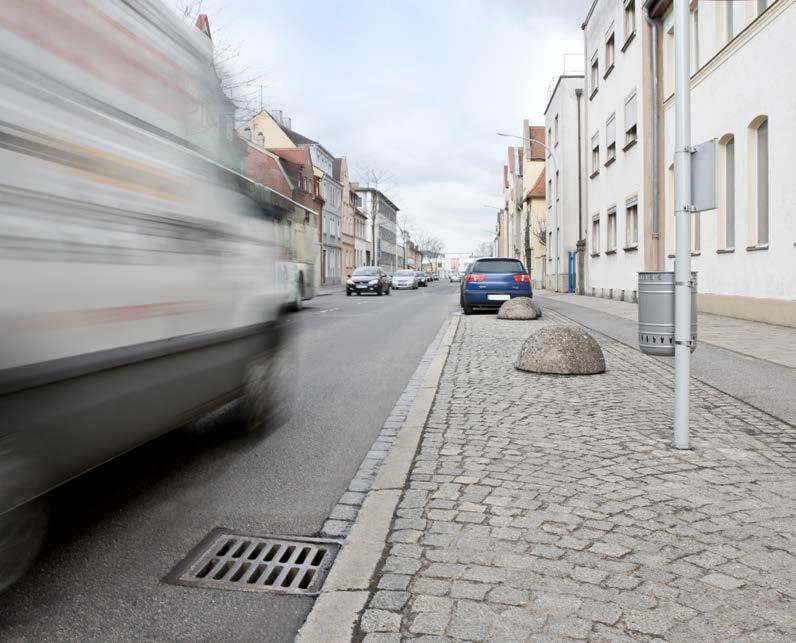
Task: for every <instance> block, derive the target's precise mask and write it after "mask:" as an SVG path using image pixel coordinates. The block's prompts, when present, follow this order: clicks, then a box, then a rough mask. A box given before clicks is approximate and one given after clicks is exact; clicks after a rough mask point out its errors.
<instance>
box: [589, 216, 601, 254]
mask: <svg viewBox="0 0 796 643" xmlns="http://www.w3.org/2000/svg"><path fill="white" fill-rule="evenodd" d="M591 254H592V257H594V256H596V255H598V254H600V213H599V212H598V213H597V214H595V215H594V216H593V217H592V219H591Z"/></svg>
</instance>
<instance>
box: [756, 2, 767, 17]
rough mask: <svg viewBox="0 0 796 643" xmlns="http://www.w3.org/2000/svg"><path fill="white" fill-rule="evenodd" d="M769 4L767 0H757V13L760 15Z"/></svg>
mask: <svg viewBox="0 0 796 643" xmlns="http://www.w3.org/2000/svg"><path fill="white" fill-rule="evenodd" d="M767 6H768V2H767V0H757V15H758V16H759V15H760V14H761V13H763V12H764V11H765V10H766V7H767Z"/></svg>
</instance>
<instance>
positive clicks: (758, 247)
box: [746, 243, 768, 252]
mask: <svg viewBox="0 0 796 643" xmlns="http://www.w3.org/2000/svg"><path fill="white" fill-rule="evenodd" d="M756 250H768V244H767V243H757V244H755V245H753V246H746V251H747V252H754V251H756Z"/></svg>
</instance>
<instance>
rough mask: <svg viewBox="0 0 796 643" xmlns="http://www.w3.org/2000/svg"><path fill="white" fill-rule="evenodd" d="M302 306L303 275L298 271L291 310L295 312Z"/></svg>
mask: <svg viewBox="0 0 796 643" xmlns="http://www.w3.org/2000/svg"><path fill="white" fill-rule="evenodd" d="M302 308H304V276H303V275H302V274H300V273H299V276H298V280H297V281H296V291H295V293H294V295H293V305H292V306H291V310H292V311H293V312H294V313H297V312H298V311H300V310H301V309H302Z"/></svg>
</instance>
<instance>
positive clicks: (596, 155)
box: [589, 131, 600, 179]
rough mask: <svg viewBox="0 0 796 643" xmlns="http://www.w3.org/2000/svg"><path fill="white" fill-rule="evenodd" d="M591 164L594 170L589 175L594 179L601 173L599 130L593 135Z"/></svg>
mask: <svg viewBox="0 0 796 643" xmlns="http://www.w3.org/2000/svg"><path fill="white" fill-rule="evenodd" d="M591 165H592V172H591V174H590V175H589V178H590V179H593V178H594V177H595V176H597V175H598V174H599V173H600V132H599V131H597V132H595V133H594V134H592V137H591Z"/></svg>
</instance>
